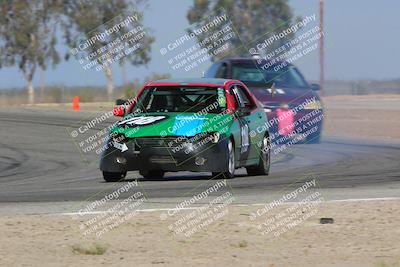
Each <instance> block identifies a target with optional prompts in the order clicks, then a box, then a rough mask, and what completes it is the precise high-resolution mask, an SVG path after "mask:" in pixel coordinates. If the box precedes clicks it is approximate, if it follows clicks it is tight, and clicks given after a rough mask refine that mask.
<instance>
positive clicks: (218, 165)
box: [100, 137, 228, 172]
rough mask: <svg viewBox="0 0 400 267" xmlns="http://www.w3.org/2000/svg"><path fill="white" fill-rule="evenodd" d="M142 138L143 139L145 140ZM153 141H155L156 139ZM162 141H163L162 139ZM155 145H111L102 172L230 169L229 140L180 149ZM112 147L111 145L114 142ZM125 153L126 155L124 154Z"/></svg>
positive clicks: (220, 170) (103, 161) (131, 142)
mask: <svg viewBox="0 0 400 267" xmlns="http://www.w3.org/2000/svg"><path fill="white" fill-rule="evenodd" d="M142 139H143V138H142ZM152 139H155V138H154V137H153V138H152ZM159 140H162V138H161V137H160V138H159ZM159 143H162V144H163V145H154V144H153V145H152V146H142V147H138V145H137V142H135V140H134V139H130V140H127V141H126V142H125V143H124V144H125V145H126V147H127V149H126V148H125V149H117V148H116V147H118V148H121V147H122V145H123V144H118V145H116V146H114V145H112V146H111V145H110V146H109V147H108V148H107V149H106V150H105V151H104V152H103V154H102V156H101V160H100V170H101V171H105V172H126V171H133V170H163V171H194V172H223V171H227V170H226V168H227V166H228V149H227V148H228V145H227V143H228V140H227V139H221V140H219V142H218V143H212V142H208V143H205V144H202V145H201V146H194V145H193V144H192V145H190V143H189V144H186V145H183V146H179V147H169V146H166V145H165V143H164V142H162V141H160V142H159ZM111 144H112V143H111ZM122 151H123V152H122Z"/></svg>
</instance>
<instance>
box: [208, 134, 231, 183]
mask: <svg viewBox="0 0 400 267" xmlns="http://www.w3.org/2000/svg"><path fill="white" fill-rule="evenodd" d="M227 157H228V161H227V166H226V171H225V172H222V175H220V174H221V173H219V172H213V173H212V175H213V177H215V176H217V175H219V176H218V178H225V179H232V178H233V177H234V176H235V149H234V147H233V142H232V140H229V142H228V153H227Z"/></svg>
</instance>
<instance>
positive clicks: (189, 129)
mask: <svg viewBox="0 0 400 267" xmlns="http://www.w3.org/2000/svg"><path fill="white" fill-rule="evenodd" d="M204 120H205V118H202V117H196V116H184V115H183V116H176V118H175V123H174V126H172V129H173V133H174V134H175V135H178V136H194V135H196V134H198V133H201V131H202V129H203V124H204Z"/></svg>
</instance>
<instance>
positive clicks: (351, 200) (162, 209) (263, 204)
mask: <svg viewBox="0 0 400 267" xmlns="http://www.w3.org/2000/svg"><path fill="white" fill-rule="evenodd" d="M387 200H400V197H383V198H350V199H338V200H327V201H323V202H322V203H335V202H363V201H387ZM309 202H312V201H309ZM268 203H269V202H267V203H253V204H233V205H231V207H251V206H265V205H267V204H268ZM299 203H300V202H285V203H282V204H280V205H293V204H299ZM200 208H201V207H192V208H179V210H196V209H200ZM171 209H175V207H171V208H155V209H138V210H136V211H138V212H154V211H168V210H171ZM101 213H113V212H112V211H90V212H82V213H81V212H66V213H53V214H52V215H66V216H77V215H79V216H83V215H93V214H101Z"/></svg>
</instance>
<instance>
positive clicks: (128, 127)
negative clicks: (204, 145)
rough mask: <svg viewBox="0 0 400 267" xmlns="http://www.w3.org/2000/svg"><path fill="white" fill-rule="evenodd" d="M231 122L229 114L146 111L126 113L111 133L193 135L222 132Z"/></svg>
mask: <svg viewBox="0 0 400 267" xmlns="http://www.w3.org/2000/svg"><path fill="white" fill-rule="evenodd" d="M232 122H233V117H232V115H230V114H205V115H198V114H196V113H172V112H168V113H160V112H158V113H146V114H138V115H132V114H128V115H127V116H125V117H124V118H123V119H122V120H120V121H118V122H117V123H116V124H115V126H114V127H113V128H112V129H111V133H121V134H124V135H125V136H126V137H128V138H136V137H158V136H160V137H165V136H187V137H190V136H195V135H196V134H199V133H205V132H215V131H219V132H224V131H225V130H226V129H229V126H230V124H231V123H232ZM225 127H228V128H225Z"/></svg>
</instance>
